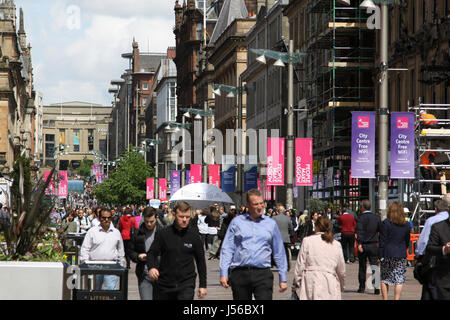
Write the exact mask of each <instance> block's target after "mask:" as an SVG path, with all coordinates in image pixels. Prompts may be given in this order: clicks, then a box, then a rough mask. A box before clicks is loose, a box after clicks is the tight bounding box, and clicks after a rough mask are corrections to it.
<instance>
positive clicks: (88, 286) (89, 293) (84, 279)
mask: <svg viewBox="0 0 450 320" xmlns="http://www.w3.org/2000/svg"><path fill="white" fill-rule="evenodd" d="M78 272H79V273H78V276H80V278H81V279H80V281H79V282H78V283H79V287H78V288H77V287H76V288H75V289H73V296H72V297H73V300H127V299H128V269H127V268H124V267H122V266H121V265H120V264H119V263H115V262H107V261H102V262H99V261H90V262H87V263H83V264H81V265H79V271H78ZM96 275H115V276H118V277H119V280H118V284H119V288H118V290H95V289H94V288H95V279H96V277H95V276H96Z"/></svg>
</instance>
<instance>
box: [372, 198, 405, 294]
mask: <svg viewBox="0 0 450 320" xmlns="http://www.w3.org/2000/svg"><path fill="white" fill-rule="evenodd" d="M410 232H411V227H410V225H409V223H408V222H407V221H406V219H405V213H404V210H403V206H402V205H401V203H400V202H397V201H396V202H393V203H391V204H390V205H389V208H388V212H387V219H385V220H384V221H383V223H382V225H381V233H380V247H379V257H380V261H381V293H382V295H383V300H387V298H388V290H389V286H394V299H395V300H399V299H400V295H401V293H402V289H403V284H404V283H405V280H406V267H407V261H406V250H407V248H408V245H409V241H410Z"/></svg>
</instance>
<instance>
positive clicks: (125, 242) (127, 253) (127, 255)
mask: <svg viewBox="0 0 450 320" xmlns="http://www.w3.org/2000/svg"><path fill="white" fill-rule="evenodd" d="M130 241H131V240H123V247H124V248H125V260H126V261H127V268H130V260H131V259H130V249H129V247H130Z"/></svg>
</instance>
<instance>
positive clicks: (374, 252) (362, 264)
mask: <svg viewBox="0 0 450 320" xmlns="http://www.w3.org/2000/svg"><path fill="white" fill-rule="evenodd" d="M358 260H359V271H358V280H359V288H360V289H365V288H366V272H367V260H369V264H370V265H377V262H378V246H377V244H376V243H369V244H363V252H359V251H358ZM377 289H379V288H377Z"/></svg>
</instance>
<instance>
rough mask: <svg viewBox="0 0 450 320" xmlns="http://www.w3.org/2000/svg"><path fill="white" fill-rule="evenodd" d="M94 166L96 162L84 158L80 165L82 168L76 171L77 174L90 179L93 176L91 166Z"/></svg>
mask: <svg viewBox="0 0 450 320" xmlns="http://www.w3.org/2000/svg"><path fill="white" fill-rule="evenodd" d="M93 164H94V162H93V161H92V160H89V159H88V158H87V157H84V159H83V160H82V161H81V163H80V167H79V168H78V169H77V170H76V172H77V174H79V175H80V176H82V177H89V176H90V175H91V165H93Z"/></svg>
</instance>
